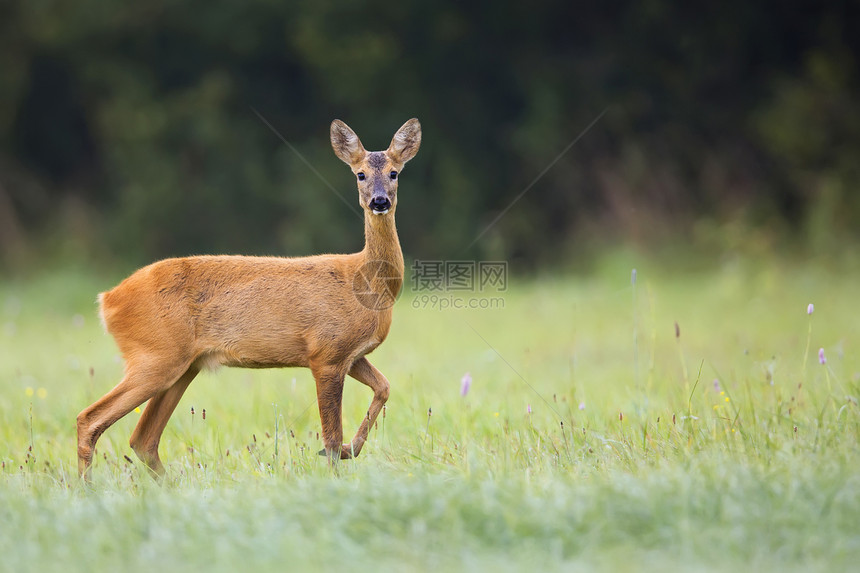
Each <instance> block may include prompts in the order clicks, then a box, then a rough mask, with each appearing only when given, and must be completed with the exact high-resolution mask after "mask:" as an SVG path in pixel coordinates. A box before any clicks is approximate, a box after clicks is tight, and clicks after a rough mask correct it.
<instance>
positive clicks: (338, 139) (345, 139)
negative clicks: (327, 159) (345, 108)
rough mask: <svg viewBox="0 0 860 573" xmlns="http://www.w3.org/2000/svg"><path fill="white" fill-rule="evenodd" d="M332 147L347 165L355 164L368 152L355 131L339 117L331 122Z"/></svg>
mask: <svg viewBox="0 0 860 573" xmlns="http://www.w3.org/2000/svg"><path fill="white" fill-rule="evenodd" d="M331 147H332V149H334V154H335V155H337V156H338V157H339V158H340V160H341V161H343V162H344V163H346V164H347V165H355V164H356V163H358V162H359V161H361V160H362V159H363V158H364V155H365V154H366V153H367V152H366V151H365V150H364V146H363V145H362V144H361V140H360V139H358V136H357V135H356V134H355V132H354V131H353V130H352V129H350V127H349V126H348V125H347V124H345V123H344V122H342V121H341V120H339V119H336V120H334V121H333V122H331Z"/></svg>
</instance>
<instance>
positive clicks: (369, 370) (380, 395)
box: [343, 357, 390, 457]
mask: <svg viewBox="0 0 860 573" xmlns="http://www.w3.org/2000/svg"><path fill="white" fill-rule="evenodd" d="M349 375H350V376H352V377H353V378H355V379H356V380H358V381H359V382H361V383H362V384H365V385H367V386H370V389H371V390H373V400H372V401H371V402H370V407H369V408H368V409H367V416H365V418H364V420H363V421H362V422H361V426H359V428H358V431H357V432H356V433H355V437H354V438H352V442H351V443H350V444H345V445H344V446H343V448H344V452H345V453H348V454H349V455H350V457H355V456H358V454H359V452H361V448H362V446H364V443H365V442H366V441H367V434H368V433H369V432H370V428H372V427H373V424H374V423H375V422H376V417H377V416H379V412H381V411H382V407H383V406H384V405H385V402H387V401H388V390H389V388H390V385H389V383H388V380H387V379H386V378H385V376H383V375H382V373H381V372H380V371H379V370H377V369H376V368H375V367H374V366H373V364H371V363H370V362H369V361H368V360H367V358H365V357H361V358H359V359H358V360H356V361H355V363H354V364H353V365H352V368H351V369H350V370H349Z"/></svg>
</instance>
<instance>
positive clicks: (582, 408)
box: [579, 402, 585, 410]
mask: <svg viewBox="0 0 860 573" xmlns="http://www.w3.org/2000/svg"><path fill="white" fill-rule="evenodd" d="M579 409H580V410H585V402H580V403H579Z"/></svg>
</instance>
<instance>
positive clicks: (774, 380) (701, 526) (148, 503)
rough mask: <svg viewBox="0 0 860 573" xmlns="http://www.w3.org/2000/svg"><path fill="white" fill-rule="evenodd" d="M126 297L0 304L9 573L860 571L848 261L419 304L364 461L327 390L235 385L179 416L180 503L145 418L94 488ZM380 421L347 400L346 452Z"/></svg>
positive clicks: (37, 297)
mask: <svg viewBox="0 0 860 573" xmlns="http://www.w3.org/2000/svg"><path fill="white" fill-rule="evenodd" d="M634 268H635V269H636V278H635V282H634V281H633V280H631V278H632V277H631V272H632V270H633V269H634ZM122 276H123V273H107V272H93V273H90V272H87V270H86V269H84V268H77V269H74V270H69V269H67V270H56V271H55V272H52V273H39V274H35V275H30V276H28V277H26V278H11V277H7V278H6V279H4V280H3V281H2V283H0V388H2V399H0V419H2V424H0V460H2V470H0V529H2V535H0V570H3V571H16V572H19V571H46V572H49V571H64V572H67V571H110V570H120V571H154V570H155V571H159V570H160V571H236V570H243V571H274V570H295V571H307V570H347V571H351V570H364V569H370V568H373V569H374V570H382V571H433V570H446V571H447V570H477V571H483V570H493V571H521V570H534V571H544V570H546V571H554V570H563V571H578V570H583V571H591V570H607V571H639V570H658V569H659V570H669V571H675V570H680V571H738V570H746V571H816V570H817V571H838V570H850V569H856V568H858V566H860V565H858V564H860V450H858V439H860V409H858V398H860V353H858V347H860V287H858V285H860V268H858V267H857V265H856V264H840V263H837V262H833V261H814V260H810V261H793V260H786V259H780V258H778V257H763V258H755V257H751V256H737V257H733V256H723V257H714V258H712V259H709V260H706V261H702V260H693V259H690V258H689V257H686V258H685V257H680V258H679V259H677V260H675V261H674V262H672V263H671V264H670V263H668V262H666V260H665V259H661V260H659V261H658V260H656V259H654V258H650V257H646V256H639V255H636V254H634V253H630V252H618V253H614V254H609V255H606V256H604V257H602V258H599V259H596V260H594V261H591V262H590V263H589V264H587V265H586V264H583V265H581V268H578V269H576V270H570V271H568V272H558V273H555V274H550V275H541V276H537V277H535V276H532V277H529V278H524V277H520V276H518V275H517V274H516V273H514V272H511V275H510V277H509V281H508V284H507V289H506V290H504V291H503V292H489V291H485V292H447V293H435V292H429V291H418V292H411V291H408V290H407V292H405V293H404V294H403V296H401V298H400V299H399V300H398V302H397V306H396V307H395V314H394V324H393V326H392V329H391V332H390V334H389V337H388V340H387V341H386V342H385V343H384V344H383V345H382V346H381V347H380V348H379V349H378V350H377V351H376V352H374V353H373V354H372V355H370V360H371V362H372V363H373V364H374V365H376V366H377V367H378V368H379V369H380V370H381V371H382V372H383V373H384V374H385V375H386V376H387V377H388V379H389V380H390V381H391V385H392V388H391V398H390V400H389V402H388V405H387V408H386V411H385V415H384V417H382V416H380V418H379V421H378V423H377V426H376V427H375V428H374V429H373V431H372V433H371V439H370V441H369V443H368V444H367V445H366V446H365V449H364V450H363V451H362V453H361V456H360V457H359V458H358V459H356V460H351V461H345V462H343V463H341V464H340V465H339V466H338V467H337V468H336V470H333V469H331V468H329V467H328V465H327V463H326V460H325V458H324V457H320V456H319V455H318V454H317V452H318V451H319V450H320V448H321V441H320V439H319V435H318V432H319V416H318V412H317V409H316V403H315V388H314V382H313V379H312V377H311V376H310V373H309V371H307V370H301V369H289V370H266V371H262V370H238V369H226V368H225V369H221V370H219V371H216V372H206V373H203V374H201V375H200V376H199V377H198V378H197V379H196V380H195V381H194V383H193V384H192V385H191V387H190V388H189V390H188V392H187V393H186V395H185V396H184V398H183V399H182V402H181V403H180V405H179V407H178V408H177V410H176V412H175V413H174V415H173V418H172V419H171V421H170V423H169V424H168V427H167V430H166V431H165V433H164V437H163V439H162V443H161V457H162V459H163V460H164V461H165V464H166V466H167V474H166V476H165V477H164V478H163V480H161V481H155V480H153V479H152V478H151V477H150V476H149V474H148V473H147V472H146V471H145V470H144V469H143V467H142V464H141V463H139V462H138V460H137V459H136V458H135V457H134V454H133V453H132V452H131V450H130V448H129V447H128V439H129V436H130V435H131V431H132V428H133V427H134V425H135V423H136V421H137V418H138V417H139V415H140V414H139V412H133V413H131V414H130V415H128V416H127V417H126V418H124V419H122V420H121V421H120V422H118V423H117V424H116V425H114V426H113V427H111V428H110V429H109V430H108V431H107V432H106V433H105V435H104V436H103V437H102V438H101V440H100V441H99V443H98V450H97V454H96V460H95V463H94V467H93V482H92V484H91V485H89V486H86V485H84V484H82V483H81V482H80V481H79V480H78V478H77V465H76V459H75V449H76V448H75V446H76V444H75V416H76V415H77V413H78V412H79V411H80V410H82V409H83V408H84V407H86V406H87V405H89V404H90V403H91V402H93V401H94V400H95V399H97V398H98V397H100V396H101V395H102V394H104V393H105V392H107V391H108V390H109V389H110V388H111V387H112V386H113V385H114V384H116V383H117V382H118V381H119V379H120V377H121V375H122V368H123V366H122V362H121V361H120V359H119V357H118V355H117V350H116V347H115V345H114V343H113V341H112V339H111V338H110V337H109V336H108V335H106V334H104V333H103V331H102V328H101V325H100V324H99V321H98V319H97V316H96V307H95V303H94V300H95V295H96V293H98V292H99V291H101V290H106V289H108V288H110V287H111V286H113V285H114V284H115V283H116V282H118V281H119V280H120V279H121V278H122ZM433 297H437V298H435V299H434V298H433ZM440 297H441V298H440ZM490 298H493V299H494V300H493V301H491V302H481V301H482V300H484V301H486V300H488V299H490ZM443 300H444V301H445V302H442V301H443ZM456 301H461V302H459V303H458V302H456ZM470 301H478V302H470ZM810 303H812V304H814V312H812V314H809V313H808V305H809V304H810ZM443 305H446V306H448V308H441V307H442V306H443ZM457 305H459V306H469V305H477V306H487V307H488V308H453V307H454V306H457ZM819 349H822V352H821V353H819ZM822 362H823V363H822ZM464 377H466V378H467V379H469V380H470V383H469V384H468V388H464V387H463V379H464ZM465 390H467V391H465ZM464 394H465V395H464ZM370 397H371V394H370V391H369V390H368V389H367V388H366V387H364V386H363V385H361V384H359V383H358V382H356V381H354V380H352V379H347V383H346V390H345V400H344V433H345V437H346V438H347V439H348V438H350V437H351V436H352V434H353V433H354V431H355V429H356V428H357V426H358V424H359V422H360V421H361V419H362V417H363V416H364V413H365V411H366V409H367V406H368V404H369V402H370ZM240 568H241V569H240Z"/></svg>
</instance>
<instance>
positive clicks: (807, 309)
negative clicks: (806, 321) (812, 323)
mask: <svg viewBox="0 0 860 573" xmlns="http://www.w3.org/2000/svg"><path fill="white" fill-rule="evenodd" d="M814 310H815V305H814V304H812V303H811V302H810V303H809V306H807V307H806V314H812V312H813V311H814Z"/></svg>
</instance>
